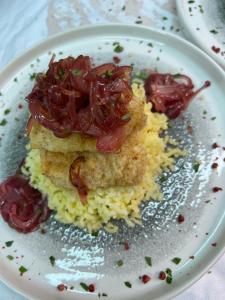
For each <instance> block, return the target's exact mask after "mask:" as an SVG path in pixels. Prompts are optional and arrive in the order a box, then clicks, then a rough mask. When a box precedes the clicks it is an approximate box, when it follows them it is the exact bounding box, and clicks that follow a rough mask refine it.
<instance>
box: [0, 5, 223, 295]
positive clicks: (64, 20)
mask: <svg viewBox="0 0 225 300" xmlns="http://www.w3.org/2000/svg"><path fill="white" fill-rule="evenodd" d="M124 5H125V9H122V8H123V7H124ZM138 17H139V18H138ZM140 17H141V18H140ZM165 17H166V18H165ZM137 20H142V21H143V24H144V25H149V26H153V27H157V28H160V29H163V30H168V31H170V32H173V33H175V34H179V35H181V36H182V35H183V31H182V28H181V27H180V25H179V21H178V17H177V15H176V9H175V1H174V0H127V1H124V0H116V1H112V0H105V1H104V0H49V1H48V0H36V1H33V0H0V69H1V68H3V67H4V66H5V65H6V64H7V63H8V62H10V61H11V60H12V59H13V58H14V57H15V56H16V55H17V54H18V53H20V52H21V51H24V49H25V48H29V47H31V46H32V45H33V44H35V43H37V42H39V41H41V40H43V39H45V38H47V37H48V36H50V35H52V34H55V33H58V32H63V31H66V30H68V29H71V28H74V27H78V26H80V25H87V24H96V23H103V22H104V23H106V22H122V23H135V22H136V21H137ZM25 299H26V298H24V297H23V296H20V295H18V294H17V293H15V292H14V291H12V290H11V289H9V288H8V287H6V286H5V285H4V284H2V283H0V300H25ZM186 299H187V300H207V299H208V300H214V299H216V300H224V299H225V256H223V257H222V258H221V259H220V261H219V262H218V263H217V264H216V265H215V266H214V267H213V268H212V269H211V270H210V272H208V273H207V274H205V275H204V276H203V278H202V279H201V280H199V281H198V282H197V283H195V284H194V285H193V286H192V287H190V288H189V289H188V290H186V291H185V292H183V293H182V294H180V295H179V296H177V297H176V298H174V300H186ZM49 300H50V299H49Z"/></svg>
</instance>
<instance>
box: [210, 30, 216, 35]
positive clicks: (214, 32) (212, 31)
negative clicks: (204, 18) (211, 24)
mask: <svg viewBox="0 0 225 300" xmlns="http://www.w3.org/2000/svg"><path fill="white" fill-rule="evenodd" d="M210 32H211V33H213V34H217V33H218V31H217V30H215V29H212V30H210Z"/></svg>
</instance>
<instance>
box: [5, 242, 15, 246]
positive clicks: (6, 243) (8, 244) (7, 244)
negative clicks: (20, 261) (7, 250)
mask: <svg viewBox="0 0 225 300" xmlns="http://www.w3.org/2000/svg"><path fill="white" fill-rule="evenodd" d="M13 243H14V241H8V242H5V245H6V247H11V246H12V244H13Z"/></svg>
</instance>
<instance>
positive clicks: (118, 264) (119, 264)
mask: <svg viewBox="0 0 225 300" xmlns="http://www.w3.org/2000/svg"><path fill="white" fill-rule="evenodd" d="M116 265H117V267H122V266H123V261H122V259H119V260H118V261H117V262H116Z"/></svg>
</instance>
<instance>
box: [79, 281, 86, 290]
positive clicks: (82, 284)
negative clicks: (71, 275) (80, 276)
mask: <svg viewBox="0 0 225 300" xmlns="http://www.w3.org/2000/svg"><path fill="white" fill-rule="evenodd" d="M80 286H81V287H82V289H83V290H85V291H86V292H87V291H88V285H87V284H86V283H84V282H80Z"/></svg>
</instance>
